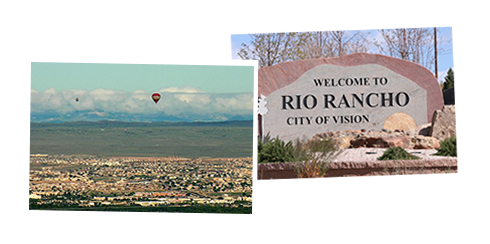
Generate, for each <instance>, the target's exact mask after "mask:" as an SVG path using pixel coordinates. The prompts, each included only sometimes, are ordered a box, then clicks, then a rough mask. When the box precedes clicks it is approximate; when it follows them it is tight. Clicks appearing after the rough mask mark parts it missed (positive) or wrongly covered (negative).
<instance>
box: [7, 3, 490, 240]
mask: <svg viewBox="0 0 490 244" xmlns="http://www.w3.org/2000/svg"><path fill="white" fill-rule="evenodd" d="M177 2H178V3H177ZM473 2H474V3H473ZM486 9H488V8H487V7H486V5H484V2H483V1H462V2H461V3H458V4H453V3H450V2H449V1H436V2H429V1H403V2H396V3H395V2H394V1H294V2H284V1H272V2H267V1H223V2H214V1H171V3H165V2H164V1H77V2H76V3H74V2H71V1H2V2H1V3H0V60H1V64H0V82H1V83H0V84H1V88H0V91H1V96H0V99H1V100H0V104H1V110H0V111H1V123H2V124H1V127H0V128H1V131H2V133H1V134H2V136H1V139H2V140H1V142H2V145H1V147H0V148H1V160H0V163H1V165H2V167H1V171H0V172H1V176H0V180H1V182H0V185H1V191H0V196H1V201H0V204H1V205H0V209H1V211H2V213H1V222H2V228H1V229H0V230H1V235H0V238H2V242H4V241H5V240H6V242H4V243H33V242H36V243H87V242H90V243H102V242H106V243H145V242H162V243H164V242H167V243H168V241H169V240H172V241H174V242H183V243H190V242H194V243H201V242H203V243H310V242H315V243H316V242H329V243H489V240H490V238H489V237H488V235H487V233H485V232H488V229H490V228H489V220H488V219H489V217H490V216H489V210H488V208H489V206H490V202H489V200H488V195H489V190H488V187H489V185H490V184H489V180H488V179H489V178H490V167H489V166H488V164H489V159H488V150H489V149H488V143H487V138H486V137H487V136H486V134H487V133H486V132H487V131H488V129H487V121H488V115H487V110H488V109H487V106H486V103H485V101H487V99H486V98H487V97H488V96H487V93H488V91H489V86H488V83H489V82H490V81H489V80H488V78H487V76H488V75H487V74H488V67H489V63H488V60H487V58H488V56H489V51H488V39H489V34H488V31H487V30H486V29H487V23H488V22H489V18H488V17H486V16H488V15H487V13H486ZM433 26H452V27H453V42H454V50H453V51H454V52H453V53H454V71H455V77H456V78H455V79H456V101H457V102H456V103H457V107H456V110H457V127H458V131H457V132H458V160H459V161H458V166H459V173H457V174H450V175H444V174H440V175H412V176H384V177H381V176H379V177H357V178H328V179H311V180H273V181H254V191H253V214H252V215H224V214H221V215H219V214H178V213H113V212H55V211H29V210H28V208H29V207H28V201H27V195H28V190H27V189H28V184H29V182H28V174H29V165H28V162H29V106H30V104H29V102H30V101H29V94H30V62H98V63H105V62H111V63H156V64H164V63H177V64H185V63H193V64H197V63H203V64H206V63H207V62H209V61H213V62H222V61H226V60H229V59H230V58H231V53H230V50H231V44H230V34H242V33H251V32H281V31H314V30H344V29H353V30H357V29H377V28H396V27H433Z"/></svg>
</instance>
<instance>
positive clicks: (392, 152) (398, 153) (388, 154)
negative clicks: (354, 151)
mask: <svg viewBox="0 0 490 244" xmlns="http://www.w3.org/2000/svg"><path fill="white" fill-rule="evenodd" d="M403 159H419V157H417V156H414V155H412V154H410V153H408V152H407V151H405V149H403V148H401V147H390V148H388V149H387V150H386V151H385V152H384V153H383V155H381V157H379V158H378V160H403Z"/></svg>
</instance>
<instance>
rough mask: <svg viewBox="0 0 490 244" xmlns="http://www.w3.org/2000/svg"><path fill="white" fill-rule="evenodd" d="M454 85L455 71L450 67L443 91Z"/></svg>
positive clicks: (443, 84)
mask: <svg viewBox="0 0 490 244" xmlns="http://www.w3.org/2000/svg"><path fill="white" fill-rule="evenodd" d="M452 87H454V71H453V70H452V69H451V68H449V70H448V71H447V75H446V77H444V83H442V91H445V90H447V89H449V88H452Z"/></svg>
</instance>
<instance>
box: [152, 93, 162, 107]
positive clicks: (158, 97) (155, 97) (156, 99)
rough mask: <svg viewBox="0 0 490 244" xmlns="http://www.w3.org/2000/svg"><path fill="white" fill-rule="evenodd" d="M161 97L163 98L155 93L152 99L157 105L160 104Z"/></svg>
mask: <svg viewBox="0 0 490 244" xmlns="http://www.w3.org/2000/svg"><path fill="white" fill-rule="evenodd" d="M160 97H161V96H160V94H158V93H153V94H152V95H151V99H153V101H154V102H155V104H157V103H158V101H159V100H160Z"/></svg>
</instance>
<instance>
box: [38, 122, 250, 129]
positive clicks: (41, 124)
mask: <svg viewBox="0 0 490 244" xmlns="http://www.w3.org/2000/svg"><path fill="white" fill-rule="evenodd" d="M58 126H60V127H62V126H74V127H100V128H111V127H154V126H159V127H163V126H219V127H227V126H234V127H250V126H253V120H233V121H212V122H209V121H208V122H206V121H195V122H185V121H180V122H170V121H164V122H162V121H160V122H128V121H117V120H99V121H70V122H57V123H54V122H31V127H32V128H42V127H58Z"/></svg>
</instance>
